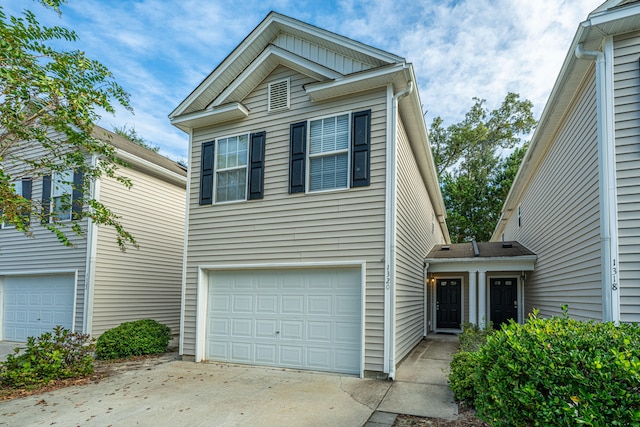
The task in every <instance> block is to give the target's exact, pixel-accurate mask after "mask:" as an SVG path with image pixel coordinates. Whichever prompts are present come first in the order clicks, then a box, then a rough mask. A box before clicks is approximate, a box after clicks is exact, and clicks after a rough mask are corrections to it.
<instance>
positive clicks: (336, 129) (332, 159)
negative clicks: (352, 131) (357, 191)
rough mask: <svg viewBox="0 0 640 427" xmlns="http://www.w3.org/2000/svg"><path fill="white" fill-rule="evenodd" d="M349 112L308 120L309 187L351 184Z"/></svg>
mask: <svg viewBox="0 0 640 427" xmlns="http://www.w3.org/2000/svg"><path fill="white" fill-rule="evenodd" d="M349 146H350V145H349V114H342V115H340V116H334V117H327V118H323V119H319V120H311V121H309V177H308V182H309V191H324V190H334V189H340V188H347V187H348V186H349Z"/></svg>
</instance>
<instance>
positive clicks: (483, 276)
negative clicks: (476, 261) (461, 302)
mask: <svg viewBox="0 0 640 427" xmlns="http://www.w3.org/2000/svg"><path fill="white" fill-rule="evenodd" d="M488 323H489V319H488V318H487V272H486V271H482V270H480V271H478V325H479V326H480V327H482V328H486V327H487V324H488Z"/></svg>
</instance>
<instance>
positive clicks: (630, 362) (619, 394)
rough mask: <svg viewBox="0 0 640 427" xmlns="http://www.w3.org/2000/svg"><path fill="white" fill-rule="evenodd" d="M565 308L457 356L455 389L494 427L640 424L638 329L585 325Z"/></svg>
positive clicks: (499, 333)
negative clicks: (473, 404) (470, 351)
mask: <svg viewBox="0 0 640 427" xmlns="http://www.w3.org/2000/svg"><path fill="white" fill-rule="evenodd" d="M563 308H564V311H565V315H564V316H562V317H553V318H550V319H539V318H538V317H537V312H535V313H534V314H533V315H532V316H531V317H530V319H529V320H528V321H527V322H526V323H525V324H524V325H519V324H516V323H514V322H511V323H510V324H509V325H506V326H503V328H502V330H501V331H497V332H496V333H495V334H493V335H491V336H489V337H488V338H487V342H486V344H485V345H483V346H481V347H480V349H479V350H478V351H477V352H475V353H472V355H471V356H466V355H457V356H456V358H454V361H456V363H457V367H456V369H455V370H454V365H455V363H454V364H452V376H451V377H450V379H451V382H452V383H451V388H452V390H454V393H456V396H457V397H458V398H459V399H461V400H465V401H473V402H474V403H475V407H476V409H477V411H478V415H479V417H480V418H482V419H483V420H485V421H486V422H488V423H490V424H492V425H494V426H567V425H585V426H605V425H606V426H640V326H639V325H637V324H635V325H630V324H622V325H620V326H616V325H614V324H613V323H596V322H580V321H577V320H574V319H570V318H569V317H567V315H566V307H563ZM461 354H462V353H461ZM471 371H473V375H472V376H471V378H472V380H471V382H473V390H471V387H470V386H469V382H470V380H469V378H468V377H465V375H470V372H471ZM456 390H457V392H456ZM469 394H471V396H470V395H469Z"/></svg>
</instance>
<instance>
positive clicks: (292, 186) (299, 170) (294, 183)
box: [289, 122, 307, 193]
mask: <svg viewBox="0 0 640 427" xmlns="http://www.w3.org/2000/svg"><path fill="white" fill-rule="evenodd" d="M289 143H290V145H291V149H290V152H289V153H290V157H289V160H290V161H289V193H304V183H305V163H306V159H305V152H306V148H307V122H300V123H294V124H292V125H291V128H290V133H289Z"/></svg>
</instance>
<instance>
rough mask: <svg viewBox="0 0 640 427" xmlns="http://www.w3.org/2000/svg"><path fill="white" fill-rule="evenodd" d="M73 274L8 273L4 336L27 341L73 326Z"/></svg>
mask: <svg viewBox="0 0 640 427" xmlns="http://www.w3.org/2000/svg"><path fill="white" fill-rule="evenodd" d="M74 282H75V279H74V276H73V275H41V276H40V275H39V276H5V278H4V304H3V306H4V310H3V339H4V340H6V341H19V342H25V341H27V337H31V336H34V337H37V336H40V335H41V334H42V333H43V332H47V331H51V330H52V329H53V328H54V326H57V325H61V326H63V327H65V328H67V329H71V328H72V326H73V294H74Z"/></svg>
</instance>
